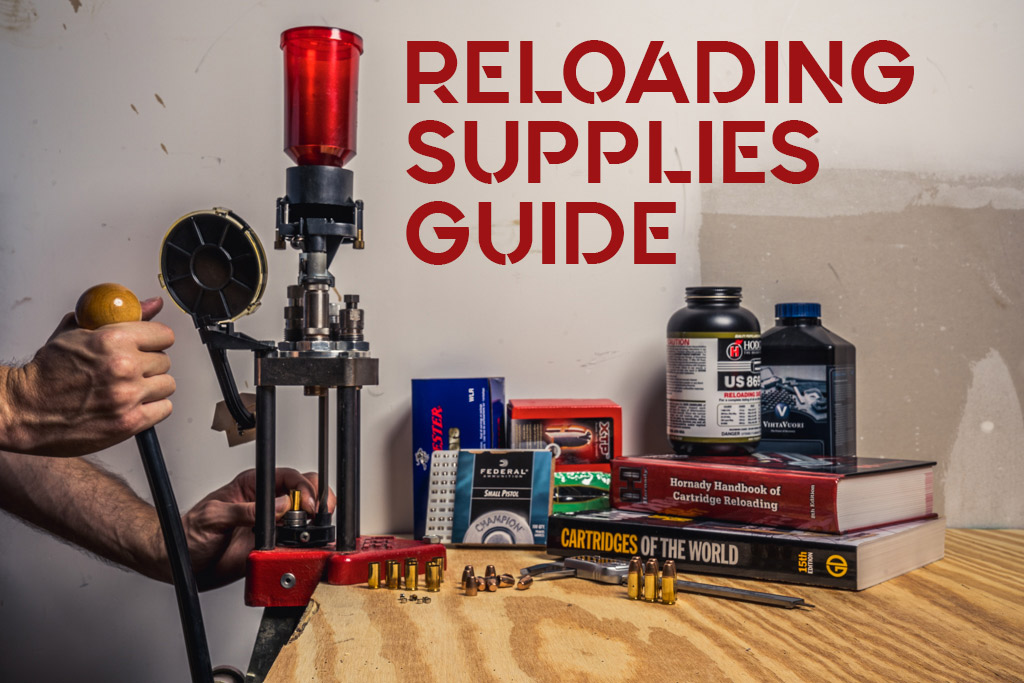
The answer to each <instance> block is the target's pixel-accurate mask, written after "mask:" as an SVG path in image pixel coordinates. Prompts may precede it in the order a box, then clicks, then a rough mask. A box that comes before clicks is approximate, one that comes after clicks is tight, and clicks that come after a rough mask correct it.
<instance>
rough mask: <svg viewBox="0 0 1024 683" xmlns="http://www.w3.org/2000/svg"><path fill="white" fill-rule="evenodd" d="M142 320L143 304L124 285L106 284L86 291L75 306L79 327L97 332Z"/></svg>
mask: <svg viewBox="0 0 1024 683" xmlns="http://www.w3.org/2000/svg"><path fill="white" fill-rule="evenodd" d="M138 320H142V304H140V303H139V298H138V297H137V296H135V294H134V293H132V290H130V289H128V288H127V287H125V286H123V285H118V284H114V283H113V282H105V283H103V284H101V285H95V286H93V287H90V288H89V289H87V290H85V292H83V293H82V296H80V297H78V303H77V304H76V305H75V321H76V322H77V323H78V326H79V327H82V328H84V329H87V330H95V329H96V328H98V327H103V326H104V325H110V324H111V323H128V322H135V321H138Z"/></svg>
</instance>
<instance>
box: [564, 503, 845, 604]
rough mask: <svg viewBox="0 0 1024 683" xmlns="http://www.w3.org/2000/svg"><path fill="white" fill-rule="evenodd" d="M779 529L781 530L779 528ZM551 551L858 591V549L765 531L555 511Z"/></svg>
mask: <svg viewBox="0 0 1024 683" xmlns="http://www.w3.org/2000/svg"><path fill="white" fill-rule="evenodd" d="M780 533H781V532H780ZM547 550H548V552H549V553H550V554H552V555H561V556H565V557H568V556H573V555H602V556H604V557H618V558H629V557H632V556H634V555H639V556H640V557H643V558H645V559H646V558H650V557H654V558H657V559H658V561H659V562H664V561H665V560H673V561H674V562H675V565H676V569H677V570H678V571H680V572H694V573H699V574H717V575H720V576H729V577H734V578H743V579H759V580H764V581H782V582H787V583H798V584H803V585H809V586H825V587H828V588H844V589H847V590H857V548H856V547H853V546H847V547H844V546H841V545H837V544H835V543H829V544H825V543H821V544H818V543H814V542H813V541H803V540H799V539H793V538H783V537H781V536H778V537H777V536H775V535H773V534H772V532H771V531H766V532H764V533H763V534H757V535H753V534H745V533H732V534H730V533H727V532H710V531H706V530H701V529H694V528H689V527H686V526H678V527H675V526H660V525H659V526H654V525H648V524H638V523H631V522H629V521H625V520H616V521H612V520H595V519H582V518H573V517H571V516H560V515H555V516H552V517H551V518H550V519H549V522H548V543H547Z"/></svg>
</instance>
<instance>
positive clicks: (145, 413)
mask: <svg viewBox="0 0 1024 683" xmlns="http://www.w3.org/2000/svg"><path fill="white" fill-rule="evenodd" d="M162 307H163V301H162V300H161V299H160V298H155V299H148V300H146V301H144V302H142V316H143V321H142V322H132V323H117V324H114V325H107V326H105V327H102V328H100V329H98V330H82V329H78V328H77V327H76V326H75V324H74V317H73V316H72V315H70V314H69V315H67V316H65V317H64V320H63V321H62V322H61V324H60V326H58V328H57V330H56V331H55V332H54V333H53V335H52V336H51V337H50V339H49V340H48V341H47V342H46V344H44V345H43V347H42V348H40V349H39V351H37V352H36V355H35V357H34V358H33V359H32V360H31V361H30V362H29V363H27V364H25V365H24V366H21V367H9V366H6V365H0V448H2V449H4V450H8V451H14V452H16V453H32V454H35V455H52V456H60V457H68V456H74V455H82V454H85V453H93V452H95V451H99V450H102V449H104V448H107V447H109V446H112V445H114V444H116V443H119V442H121V441H123V440H125V439H126V438H128V437H129V436H132V435H133V434H138V433H139V432H141V431H143V430H144V429H146V428H148V427H152V426H153V425H154V424H156V423H157V422H160V421H161V420H163V419H164V418H166V417H167V416H168V415H170V414H171V402H170V400H169V399H168V397H169V396H170V395H171V394H172V393H174V388H175V386H174V379H173V378H172V377H171V376H170V375H169V374H167V372H168V370H169V369H170V364H171V363H170V360H169V359H168V357H167V355H166V354H164V353H163V351H164V349H166V348H168V347H169V346H171V344H173V343H174V333H173V332H172V331H171V329H170V328H169V327H167V326H166V325H162V324H160V323H157V322H151V321H150V320H149V319H150V318H152V317H153V316H154V315H156V314H157V313H158V312H159V311H160V309H161V308H162Z"/></svg>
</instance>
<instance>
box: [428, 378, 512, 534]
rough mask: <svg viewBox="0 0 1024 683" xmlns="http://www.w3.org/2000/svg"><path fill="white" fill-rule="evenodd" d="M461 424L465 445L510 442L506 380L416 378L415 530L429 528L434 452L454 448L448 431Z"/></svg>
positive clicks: (481, 446) (494, 445)
mask: <svg viewBox="0 0 1024 683" xmlns="http://www.w3.org/2000/svg"><path fill="white" fill-rule="evenodd" d="M452 427H458V428H459V437H460V439H461V447H462V448H479V449H491V448H502V447H503V446H504V445H505V378H504V377H474V378H458V379H414V380H413V381H412V453H413V460H412V486H413V533H414V537H415V538H423V536H424V535H425V534H426V527H427V498H428V496H429V492H430V491H429V490H430V454H431V453H433V452H434V451H443V450H446V449H447V448H448V430H449V429H450V428H452Z"/></svg>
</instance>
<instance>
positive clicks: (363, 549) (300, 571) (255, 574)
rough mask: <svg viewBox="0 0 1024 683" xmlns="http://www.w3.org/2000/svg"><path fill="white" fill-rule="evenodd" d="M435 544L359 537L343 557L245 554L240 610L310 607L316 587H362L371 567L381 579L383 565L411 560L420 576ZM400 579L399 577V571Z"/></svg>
mask: <svg viewBox="0 0 1024 683" xmlns="http://www.w3.org/2000/svg"><path fill="white" fill-rule="evenodd" d="M447 557H448V556H447V554H446V553H445V548H444V546H443V545H441V544H440V543H427V542H426V541H412V540H407V539H402V538H395V537H394V536H360V537H359V538H357V539H356V549H355V550H351V551H348V552H342V551H338V550H335V549H334V547H333V546H327V547H326V548H275V549H273V550H254V551H252V552H251V553H249V561H248V562H247V563H246V572H245V604H247V605H249V606H250V607H301V606H303V605H305V604H307V603H308V602H309V597H310V596H311V595H313V591H314V590H316V587H317V584H319V583H320V582H321V581H324V582H326V583H329V584H332V585H335V586H350V585H353V584H357V583H366V579H367V576H368V573H369V564H370V562H379V563H380V576H381V577H382V578H383V577H384V563H385V561H386V560H398V561H399V563H401V565H402V566H403V568H404V566H405V561H406V560H409V559H415V560H416V562H417V565H418V570H419V573H420V574H423V573H425V572H426V567H427V562H429V561H430V560H433V559H436V558H441V559H443V560H444V561H445V563H446V564H447ZM402 574H403V575H404V574H405V572H404V569H403V572H402Z"/></svg>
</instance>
